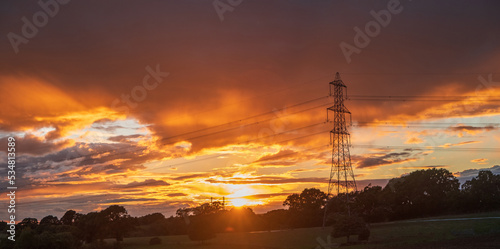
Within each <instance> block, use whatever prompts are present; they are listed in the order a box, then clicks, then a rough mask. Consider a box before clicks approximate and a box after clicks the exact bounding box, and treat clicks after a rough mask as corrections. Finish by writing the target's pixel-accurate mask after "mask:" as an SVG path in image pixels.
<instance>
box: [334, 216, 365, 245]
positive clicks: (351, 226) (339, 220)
mask: <svg viewBox="0 0 500 249" xmlns="http://www.w3.org/2000/svg"><path fill="white" fill-rule="evenodd" d="M332 219H333V231H332V234H331V235H332V237H334V238H340V237H346V238H347V243H349V238H350V236H352V235H362V239H364V240H366V239H368V236H370V230H369V229H368V227H367V226H366V224H365V223H364V221H363V219H361V218H360V217H358V216H355V215H350V216H349V215H344V214H339V213H336V214H334V215H333V217H332Z"/></svg>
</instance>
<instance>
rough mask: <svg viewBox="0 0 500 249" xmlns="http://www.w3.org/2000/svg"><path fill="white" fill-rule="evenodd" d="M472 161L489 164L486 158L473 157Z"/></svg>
mask: <svg viewBox="0 0 500 249" xmlns="http://www.w3.org/2000/svg"><path fill="white" fill-rule="evenodd" d="M470 162H471V163H477V164H487V163H488V159H486V158H478V159H473V160H471V161H470Z"/></svg>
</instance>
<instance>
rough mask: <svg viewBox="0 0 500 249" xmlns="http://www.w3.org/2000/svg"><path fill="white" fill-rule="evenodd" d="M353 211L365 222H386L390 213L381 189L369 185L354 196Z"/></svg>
mask: <svg viewBox="0 0 500 249" xmlns="http://www.w3.org/2000/svg"><path fill="white" fill-rule="evenodd" d="M354 209H355V210H356V211H357V213H358V214H359V215H361V216H362V217H363V219H364V220H365V221H366V222H381V221H386V220H387V219H388V218H389V214H390V212H391V208H390V206H389V205H388V204H387V201H386V200H385V196H384V192H383V191H382V187H380V186H371V184H369V185H368V186H366V187H365V188H364V189H363V190H362V191H360V192H359V193H357V194H356V195H355V201H354Z"/></svg>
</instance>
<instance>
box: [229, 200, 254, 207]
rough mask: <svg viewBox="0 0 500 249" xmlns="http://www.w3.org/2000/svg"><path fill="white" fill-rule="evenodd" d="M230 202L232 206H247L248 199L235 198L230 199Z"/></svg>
mask: <svg viewBox="0 0 500 249" xmlns="http://www.w3.org/2000/svg"><path fill="white" fill-rule="evenodd" d="M231 204H232V205H233V206H234V207H243V206H247V205H248V204H250V201H249V200H247V199H245V198H236V199H232V200H231Z"/></svg>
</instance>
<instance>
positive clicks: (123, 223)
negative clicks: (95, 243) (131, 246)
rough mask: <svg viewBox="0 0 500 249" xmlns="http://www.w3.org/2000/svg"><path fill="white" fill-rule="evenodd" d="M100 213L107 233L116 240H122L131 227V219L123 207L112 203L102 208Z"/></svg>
mask: <svg viewBox="0 0 500 249" xmlns="http://www.w3.org/2000/svg"><path fill="white" fill-rule="evenodd" d="M100 214H101V215H100V217H101V218H102V219H103V225H104V227H105V228H106V231H107V232H108V234H110V235H111V236H112V237H113V238H115V239H116V241H123V237H124V236H125V235H127V233H128V232H129V231H130V230H131V229H132V221H131V219H130V216H129V215H128V214H127V210H126V209H125V207H123V206H118V205H112V206H109V207H108V208H106V209H104V210H102V211H101V213H100Z"/></svg>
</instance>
